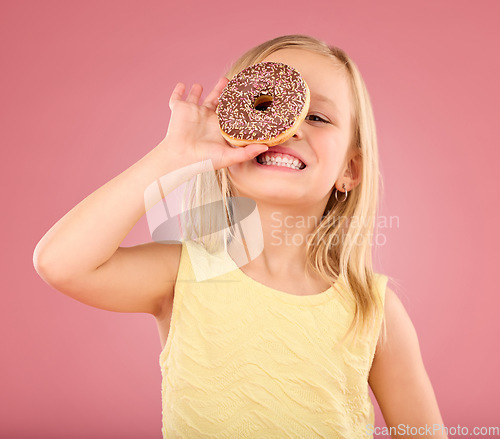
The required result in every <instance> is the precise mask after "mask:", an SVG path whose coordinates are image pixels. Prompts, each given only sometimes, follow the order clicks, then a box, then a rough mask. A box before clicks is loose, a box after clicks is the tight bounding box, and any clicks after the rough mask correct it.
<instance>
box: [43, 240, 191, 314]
mask: <svg viewBox="0 0 500 439" xmlns="http://www.w3.org/2000/svg"><path fill="white" fill-rule="evenodd" d="M181 248H182V246H181V244H176V243H175V244H174V243H172V244H162V243H157V242H148V243H144V244H140V245H135V246H132V247H118V249H117V250H116V252H115V253H114V254H113V256H112V257H111V258H110V259H108V260H107V261H106V262H105V263H104V264H102V265H101V266H99V267H98V268H97V269H96V270H94V271H93V272H92V273H86V274H83V275H80V276H73V277H72V278H71V279H68V280H66V281H63V282H61V283H58V284H54V285H52V286H53V287H54V288H56V289H57V290H59V291H61V292H62V293H64V294H66V295H68V296H70V297H72V298H74V299H75V300H78V301H79V302H82V303H85V304H87V305H89V306H93V307H95V308H100V309H104V310H108V311H115V312H129V313H148V314H152V315H154V316H159V315H161V314H162V313H163V312H164V310H165V309H168V307H169V306H170V304H171V302H172V300H173V294H174V287H175V282H176V278H177V271H178V268H179V263H180V257H181Z"/></svg>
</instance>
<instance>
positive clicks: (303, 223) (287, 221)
mask: <svg viewBox="0 0 500 439" xmlns="http://www.w3.org/2000/svg"><path fill="white" fill-rule="evenodd" d="M327 201H328V200H327V199H325V200H324V202H321V203H315V204H314V205H301V206H300V207H299V206H290V205H284V204H283V205H276V204H275V203H272V204H271V203H267V202H264V201H258V202H257V209H258V213H259V217H260V221H261V226H262V237H263V241H264V249H263V251H262V253H261V254H260V255H259V256H258V257H257V258H255V259H254V260H253V261H250V263H249V264H248V265H252V266H253V267H258V268H259V269H260V270H264V271H266V272H268V273H269V274H270V275H274V276H280V275H283V276H285V275H286V274H288V273H290V274H294V275H296V274H298V273H304V272H305V271H304V270H305V267H306V243H307V240H308V238H309V237H310V236H311V234H312V233H314V230H315V229H316V228H317V226H318V225H319V223H320V222H321V219H322V216H323V212H324V209H325V206H326V203H327ZM257 232H258V231H257ZM246 239H247V241H250V240H251V239H252V237H251V236H247V237H246Z"/></svg>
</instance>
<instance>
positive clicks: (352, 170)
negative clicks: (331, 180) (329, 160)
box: [335, 148, 363, 192]
mask: <svg viewBox="0 0 500 439" xmlns="http://www.w3.org/2000/svg"><path fill="white" fill-rule="evenodd" d="M362 172H363V161H362V157H361V153H360V152H359V150H358V149H357V148H356V149H355V150H354V151H350V152H349V153H348V158H347V161H346V165H345V168H344V170H343V173H342V177H340V178H339V179H338V180H337V182H336V184H335V186H336V187H337V189H338V190H339V191H340V190H342V191H344V190H343V188H342V185H343V184H345V190H346V191H348V192H349V191H352V190H353V189H354V188H355V187H356V186H357V185H358V184H359V183H361V174H362Z"/></svg>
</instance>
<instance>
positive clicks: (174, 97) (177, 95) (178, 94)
mask: <svg viewBox="0 0 500 439" xmlns="http://www.w3.org/2000/svg"><path fill="white" fill-rule="evenodd" d="M185 90H186V86H185V85H184V84H183V83H182V82H178V83H177V85H176V86H175V87H174V91H173V92H172V94H171V95H170V101H169V107H170V109H172V104H173V103H174V102H175V101H180V100H182V96H183V95H184V91H185Z"/></svg>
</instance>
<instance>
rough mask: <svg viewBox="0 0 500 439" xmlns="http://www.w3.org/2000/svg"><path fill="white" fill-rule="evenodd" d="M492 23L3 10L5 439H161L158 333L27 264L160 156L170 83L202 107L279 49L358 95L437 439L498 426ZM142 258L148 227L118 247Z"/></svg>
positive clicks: (118, 6) (310, 7)
mask: <svg viewBox="0 0 500 439" xmlns="http://www.w3.org/2000/svg"><path fill="white" fill-rule="evenodd" d="M249 4H250V3H249ZM497 4H498V3H497V2H494V1H490V2H487V1H479V2H474V3H471V2H468V1H437V2H435V1H427V2H402V1H399V0H394V1H378V2H373V1H369V0H366V1H351V2H346V1H332V0H330V1H316V2H303V1H300V2H299V1H288V2H286V3H285V2H283V4H282V5H281V4H280V3H279V2H270V1H268V0H265V1H262V0H257V1H252V2H251V7H250V6H249V7H247V8H243V7H242V6H235V5H236V3H235V2H230V1H227V2H217V1H216V2H199V3H191V2H169V1H162V2H160V1H149V2H148V1H146V2H139V1H136V2H134V1H129V2H124V1H99V2H97V1H86V2H67V1H44V2H38V1H20V2H16V1H3V2H2V3H1V4H0V45H1V46H2V47H1V49H2V50H1V53H2V70H1V75H2V81H1V89H2V91H1V101H2V105H1V109H0V111H1V121H0V123H1V127H0V128H1V133H2V161H1V166H2V172H1V173H0V178H1V185H0V190H1V192H2V213H3V215H2V219H1V221H2V235H3V236H2V252H1V255H2V276H1V282H2V306H1V318H0V329H1V334H2V340H3V341H2V361H1V362H0V386H1V395H2V397H1V402H0V405H1V407H0V408H1V410H0V437H5V438H28V437H38V438H52V439H57V438H69V437H71V438H73V439H79V438H118V437H119V438H122V439H123V438H159V437H161V431H160V430H161V389H160V384H161V381H160V380H161V378H160V368H159V364H158V355H159V353H160V340H159V336H158V334H157V330H156V324H155V321H154V319H153V318H152V317H151V316H149V315H146V314H120V313H112V312H108V311H102V310H98V309H94V308H91V307H88V306H86V305H83V304H81V303H78V302H76V301H75V300H73V299H70V298H68V297H66V296H64V295H62V294H60V293H58V292H56V291H55V290H53V289H52V288H51V287H49V286H48V285H46V284H45V283H44V282H43V281H42V280H41V279H40V278H39V277H38V276H37V274H36V272H35V270H34V269H33V265H32V254H33V249H34V247H35V245H36V243H37V242H38V241H39V239H40V238H41V237H42V236H43V234H44V233H45V232H46V231H47V230H48V229H49V228H50V227H51V226H52V225H53V224H54V223H55V222H56V221H57V220H58V219H59V218H61V217H62V216H63V215H64V214H65V213H66V212H67V211H69V210H70V209H71V208H72V207H73V206H74V205H76V204H77V203H78V202H79V201H81V200H82V199H83V198H85V197H86V196H87V195H89V194H90V193H91V192H93V191H94V190H96V189H97V188H98V187H100V186H101V185H103V184H104V183H105V182H107V181H108V180H110V179H111V178H113V177H114V176H116V175H118V174H119V173H120V172H122V171H123V170H125V169H126V168H128V167H129V166H130V165H132V164H133V163H134V162H136V161H137V160H138V159H140V158H141V157H142V156H143V155H145V154H146V153H147V152H148V151H149V150H150V149H152V148H153V147H154V146H156V145H157V144H158V142H159V141H160V140H161V139H162V138H163V136H164V135H165V133H166V129H167V124H168V120H169V109H168V99H169V96H170V93H171V91H172V88H173V87H174V85H175V83H176V82H177V81H184V82H186V83H187V84H189V85H191V84H192V83H193V82H201V83H203V84H204V85H205V86H206V87H207V88H208V87H212V86H213V85H214V84H215V82H216V81H217V79H218V77H219V76H220V75H221V74H222V73H223V72H224V70H225V68H226V67H227V66H228V65H229V63H230V62H231V61H232V60H233V59H235V58H236V57H237V56H238V55H239V54H240V53H242V52H243V51H244V50H246V49H248V48H250V47H252V46H254V45H256V44H257V43H260V42H262V41H264V40H267V39H269V38H271V37H274V36H278V35H281V34H289V33H306V34H311V35H314V36H317V37H319V38H322V39H325V40H327V41H329V42H331V43H333V44H335V45H338V46H340V47H342V48H344V49H345V50H346V51H347V52H348V53H349V54H350V55H351V56H352V57H353V59H354V60H355V61H356V62H357V64H358V66H359V68H360V69H361V72H362V74H363V75H364V78H365V80H366V83H367V85H368V89H369V91H370V95H371V97H372V101H373V106H374V110H375V115H376V121H377V127H378V134H379V142H380V156H381V167H382V174H383V179H384V187H385V190H384V199H383V202H382V207H381V211H380V212H379V215H380V217H382V218H389V217H391V216H392V217H396V218H397V220H396V219H393V220H392V221H393V222H392V224H390V223H388V224H386V225H382V228H381V229H380V233H381V234H382V235H383V236H381V237H380V238H379V239H380V241H379V243H380V245H378V246H377V247H376V249H375V267H376V270H377V271H379V272H382V273H386V274H388V275H390V276H392V277H394V278H395V279H396V280H397V282H398V283H397V284H392V285H391V286H392V288H393V289H394V290H395V291H396V292H397V293H398V294H399V296H400V297H401V299H402V301H403V303H404V304H405V306H406V308H407V310H408V313H409V314H410V316H411V317H412V319H413V322H414V325H415V327H416V328H417V332H418V334H419V338H420V344H421V349H422V354H423V357H424V362H425V364H426V367H427V370H428V373H429V376H430V378H431V380H432V382H433V384H434V389H435V392H436V395H437V398H438V401H439V403H440V407H441V412H442V415H443V418H444V421H445V423H446V424H447V425H449V426H457V425H461V426H469V427H470V428H472V427H474V426H494V425H496V426H498V425H500V416H499V410H498V407H499V406H500V392H499V390H500V386H499V383H498V366H499V362H500V361H499V356H500V354H499V351H498V342H497V336H498V334H499V332H500V318H499V316H498V307H499V306H500V297H499V294H498V293H499V289H498V285H497V282H496V279H497V270H498V267H497V266H498V262H499V259H498V252H497V250H498V220H499V215H498V210H497V205H496V204H497V201H498V191H497V187H496V186H497V185H496V183H497V181H498V179H497V166H498V163H499V158H500V153H499V146H500V145H499V140H498V139H499V138H500V132H499V123H498V102H499V93H498V92H499V86H498V78H499V77H500V68H499V67H500V66H499V57H498V39H499V33H498V31H497V24H498V14H499V12H500V10H499V8H498V7H497ZM150 240H151V238H150V236H149V231H148V227H147V223H146V219H145V217H143V218H142V219H141V221H139V223H138V224H137V225H136V227H135V228H134V230H133V231H132V232H131V233H130V235H129V236H128V237H127V238H126V240H125V242H124V245H135V244H139V243H142V242H145V241H150ZM75 251H78V249H75ZM377 425H379V426H380V425H384V422H383V419H382V417H381V415H380V414H379V412H378V411H377Z"/></svg>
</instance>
